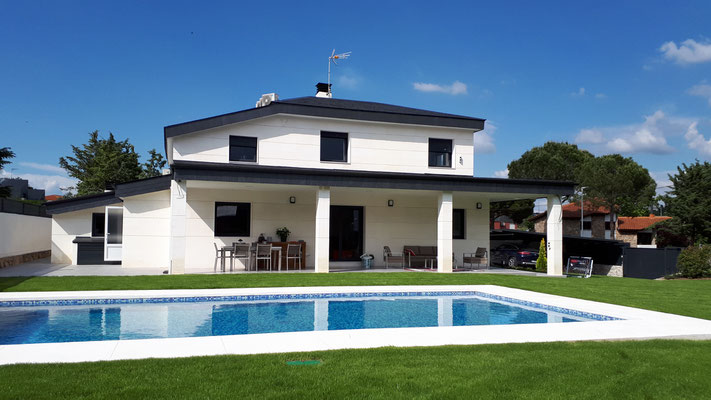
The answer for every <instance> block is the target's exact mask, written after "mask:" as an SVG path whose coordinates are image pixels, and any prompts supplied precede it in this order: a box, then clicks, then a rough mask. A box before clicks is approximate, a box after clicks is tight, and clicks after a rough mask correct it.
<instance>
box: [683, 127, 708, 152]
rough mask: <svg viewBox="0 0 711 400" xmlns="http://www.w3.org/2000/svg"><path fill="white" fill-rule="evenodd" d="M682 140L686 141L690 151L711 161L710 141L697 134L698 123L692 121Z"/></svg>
mask: <svg viewBox="0 0 711 400" xmlns="http://www.w3.org/2000/svg"><path fill="white" fill-rule="evenodd" d="M684 139H686V143H687V144H688V146H689V148H690V149H693V150H696V151H698V152H699V153H701V155H703V156H704V157H706V158H708V159H711V139H709V140H706V138H704V136H703V135H702V134H700V133H699V129H698V122H696V121H694V122H693V123H691V125H689V128H688V129H687V130H686V133H685V134H684Z"/></svg>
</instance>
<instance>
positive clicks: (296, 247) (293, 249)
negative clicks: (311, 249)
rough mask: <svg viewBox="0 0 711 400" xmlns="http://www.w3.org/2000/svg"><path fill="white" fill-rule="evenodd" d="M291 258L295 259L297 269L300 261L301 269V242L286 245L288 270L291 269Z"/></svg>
mask: <svg viewBox="0 0 711 400" xmlns="http://www.w3.org/2000/svg"><path fill="white" fill-rule="evenodd" d="M289 260H294V269H296V262H297V261H298V263H299V269H301V267H302V266H301V243H298V244H293V243H289V244H287V245H286V270H287V271H288V270H289Z"/></svg>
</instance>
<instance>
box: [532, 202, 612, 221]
mask: <svg viewBox="0 0 711 400" xmlns="http://www.w3.org/2000/svg"><path fill="white" fill-rule="evenodd" d="M562 208H563V218H580V203H579V202H575V203H568V204H563V207H562ZM609 213H610V209H609V208H607V207H602V206H599V207H593V205H592V204H590V203H589V202H587V201H586V202H585V205H584V209H583V216H586V217H587V216H589V215H606V214H609ZM545 216H546V213H545V212H542V213H540V214H537V215H534V216H533V217H531V220H537V219H540V218H544V217H545Z"/></svg>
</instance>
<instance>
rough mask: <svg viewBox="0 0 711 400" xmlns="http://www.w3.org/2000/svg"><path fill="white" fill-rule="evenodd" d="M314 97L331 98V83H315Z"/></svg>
mask: <svg viewBox="0 0 711 400" xmlns="http://www.w3.org/2000/svg"><path fill="white" fill-rule="evenodd" d="M316 97H327V98H331V84H330V83H323V82H319V83H317V84H316Z"/></svg>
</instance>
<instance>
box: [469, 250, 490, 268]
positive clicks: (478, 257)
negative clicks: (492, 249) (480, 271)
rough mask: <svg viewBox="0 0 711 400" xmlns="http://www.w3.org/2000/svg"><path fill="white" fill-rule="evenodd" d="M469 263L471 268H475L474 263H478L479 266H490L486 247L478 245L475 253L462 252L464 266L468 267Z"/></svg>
mask: <svg viewBox="0 0 711 400" xmlns="http://www.w3.org/2000/svg"><path fill="white" fill-rule="evenodd" d="M467 264H469V266H470V267H471V268H474V264H476V265H477V267H479V266H481V265H482V264H483V265H484V266H485V267H487V268H488V267H489V260H488V257H487V252H486V248H485V247H477V249H476V251H475V252H474V253H464V254H462V267H463V268H466V267H467Z"/></svg>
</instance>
